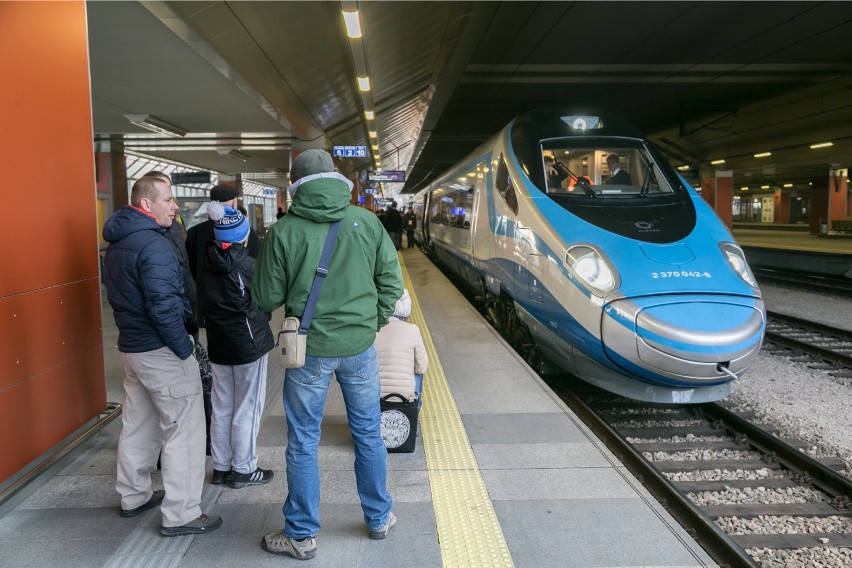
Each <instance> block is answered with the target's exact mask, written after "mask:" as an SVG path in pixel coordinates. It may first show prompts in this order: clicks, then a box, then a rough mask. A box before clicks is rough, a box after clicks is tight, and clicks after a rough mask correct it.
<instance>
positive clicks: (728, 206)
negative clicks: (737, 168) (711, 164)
mask: <svg viewBox="0 0 852 568" xmlns="http://www.w3.org/2000/svg"><path fill="white" fill-rule="evenodd" d="M701 197H703V198H704V200H705V201H706V202H707V203H709V204H710V207H712V208H713V211H715V212H716V215H718V216H719V219H721V221H722V222H723V223H725V225H726V226H727V227H728V228H729V229H730V228H731V223H732V212H733V203H734V172H733V171H732V170H715V171H713V172H712V177H711V176H709V175H708V176H706V177H704V176H702V178H701Z"/></svg>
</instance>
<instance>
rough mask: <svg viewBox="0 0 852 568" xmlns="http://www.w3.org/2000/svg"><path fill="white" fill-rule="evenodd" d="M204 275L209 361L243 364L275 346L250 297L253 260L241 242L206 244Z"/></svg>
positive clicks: (266, 323) (264, 316)
mask: <svg viewBox="0 0 852 568" xmlns="http://www.w3.org/2000/svg"><path fill="white" fill-rule="evenodd" d="M205 261H206V265H205V269H206V276H205V277H204V283H205V285H204V287H203V288H202V289H201V294H202V301H201V305H202V306H203V309H204V319H205V321H206V322H207V350H208V352H209V353H210V361H212V362H213V363H217V364H219V365H245V364H246V363H251V362H253V361H257V360H258V359H260V358H261V357H262V356H263V354H264V353H267V352H268V351H269V350H270V349H272V347H273V346H274V345H275V340H274V339H273V337H272V330H271V329H270V328H269V318H267V316H266V314H265V313H264V312H263V310H261V309H260V307H258V305H257V304H255V303H254V302H253V301H252V299H251V294H250V293H249V290H250V289H251V279H252V275H253V274H254V265H255V260H254V259H253V258H252V257H250V256H249V251H248V250H247V249H245V248H243V246H242V245H239V244H235V245H231V246H230V247H228V248H227V249H224V250H223V249H221V248H219V247H218V246H216V244H215V243H214V242H210V243H208V245H207V257H206V259H205Z"/></svg>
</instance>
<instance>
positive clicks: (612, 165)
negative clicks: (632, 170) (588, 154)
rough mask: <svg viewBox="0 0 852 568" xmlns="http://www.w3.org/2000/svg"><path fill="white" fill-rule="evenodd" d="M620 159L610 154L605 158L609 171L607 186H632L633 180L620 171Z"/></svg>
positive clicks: (626, 173) (623, 171) (627, 174)
mask: <svg viewBox="0 0 852 568" xmlns="http://www.w3.org/2000/svg"><path fill="white" fill-rule="evenodd" d="M620 159H621V157H620V156H619V155H618V154H610V155H609V156H607V157H606V165H607V167H608V168H609V171H610V178H609V181H608V182H606V183H607V184H612V185H633V178H631V177H630V174H629V173H628V172H626V171H625V170H622V169H621V165H620V163H619V160H620Z"/></svg>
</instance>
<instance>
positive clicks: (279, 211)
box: [275, 207, 286, 221]
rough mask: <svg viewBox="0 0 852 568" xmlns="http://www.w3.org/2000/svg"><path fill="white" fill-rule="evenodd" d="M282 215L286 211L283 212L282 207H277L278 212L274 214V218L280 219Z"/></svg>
mask: <svg viewBox="0 0 852 568" xmlns="http://www.w3.org/2000/svg"><path fill="white" fill-rule="evenodd" d="M284 215H286V213H285V212H284V210H283V209H282V208H280V207H279V208H278V213H276V214H275V220H276V221H277V220H278V219H280V218H281V217H283V216H284Z"/></svg>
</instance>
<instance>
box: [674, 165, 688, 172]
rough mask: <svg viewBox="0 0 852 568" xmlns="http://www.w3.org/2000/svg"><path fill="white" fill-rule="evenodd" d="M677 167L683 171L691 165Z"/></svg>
mask: <svg viewBox="0 0 852 568" xmlns="http://www.w3.org/2000/svg"><path fill="white" fill-rule="evenodd" d="M677 169H678V170H680V171H682V172H685V171H686V170H688V169H689V166H678V167H677Z"/></svg>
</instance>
